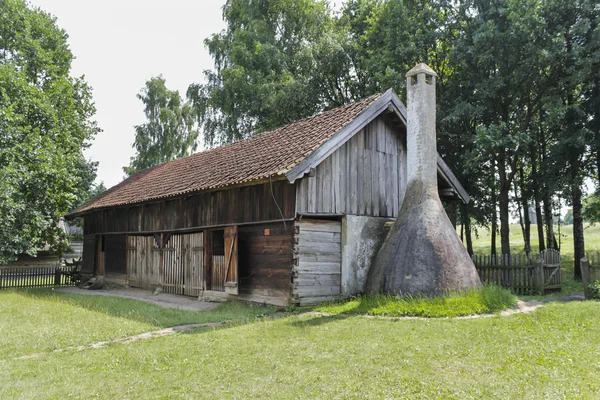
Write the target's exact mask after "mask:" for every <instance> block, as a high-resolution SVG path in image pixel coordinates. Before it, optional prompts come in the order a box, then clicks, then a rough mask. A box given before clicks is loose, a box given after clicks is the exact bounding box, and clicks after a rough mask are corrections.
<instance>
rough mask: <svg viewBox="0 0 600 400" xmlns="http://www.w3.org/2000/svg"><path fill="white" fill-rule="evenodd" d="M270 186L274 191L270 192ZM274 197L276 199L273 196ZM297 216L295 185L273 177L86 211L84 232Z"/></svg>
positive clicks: (163, 228) (162, 228)
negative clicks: (270, 181)
mask: <svg viewBox="0 0 600 400" xmlns="http://www.w3.org/2000/svg"><path fill="white" fill-rule="evenodd" d="M271 187H272V188H273V193H271ZM273 197H275V199H276V201H277V203H275V201H274V200H273ZM277 205H278V206H279V207H280V208H281V213H283V217H284V218H294V217H295V211H296V210H295V186H294V185H291V184H289V183H288V182H287V181H274V182H272V185H271V183H269V182H267V183H263V184H259V185H253V186H245V187H236V188H231V189H226V190H220V191H215V192H205V193H199V194H196V195H193V196H187V197H180V198H175V199H170V200H165V201H162V202H155V203H147V204H141V205H136V206H131V207H116V208H109V209H106V210H100V211H96V212H92V213H90V214H87V215H85V217H84V218H85V223H84V231H85V234H86V235H87V234H99V233H108V232H111V233H139V232H145V233H150V232H157V231H172V230H178V229H190V228H202V227H207V226H215V225H235V224H240V223H248V222H261V221H271V220H277V219H281V218H282V216H281V213H280V211H279V209H278V208H277Z"/></svg>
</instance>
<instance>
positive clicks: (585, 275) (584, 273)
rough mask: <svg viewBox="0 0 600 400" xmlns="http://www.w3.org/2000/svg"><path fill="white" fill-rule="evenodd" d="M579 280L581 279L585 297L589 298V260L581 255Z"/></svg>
mask: <svg viewBox="0 0 600 400" xmlns="http://www.w3.org/2000/svg"><path fill="white" fill-rule="evenodd" d="M581 280H582V281H583V294H584V295H585V299H586V300H589V299H590V288H589V286H590V283H591V282H590V261H589V260H588V259H587V258H585V257H583V258H582V259H581Z"/></svg>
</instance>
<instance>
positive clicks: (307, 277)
mask: <svg viewBox="0 0 600 400" xmlns="http://www.w3.org/2000/svg"><path fill="white" fill-rule="evenodd" d="M341 283H342V276H341V274H308V273H307V274H298V277H297V278H294V285H295V286H340V285H341Z"/></svg>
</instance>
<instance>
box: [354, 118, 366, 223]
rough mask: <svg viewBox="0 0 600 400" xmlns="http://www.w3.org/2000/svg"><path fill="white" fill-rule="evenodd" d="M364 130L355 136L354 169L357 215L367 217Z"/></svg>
mask: <svg viewBox="0 0 600 400" xmlns="http://www.w3.org/2000/svg"><path fill="white" fill-rule="evenodd" d="M364 134H365V133H364V129H362V130H361V131H360V132H358V133H357V134H356V135H355V138H356V139H355V141H356V152H357V154H356V161H355V162H356V164H354V166H353V167H352V168H353V169H356V179H357V181H356V199H357V200H356V202H357V209H356V214H358V215H365V203H366V201H365V177H364V172H365V139H364Z"/></svg>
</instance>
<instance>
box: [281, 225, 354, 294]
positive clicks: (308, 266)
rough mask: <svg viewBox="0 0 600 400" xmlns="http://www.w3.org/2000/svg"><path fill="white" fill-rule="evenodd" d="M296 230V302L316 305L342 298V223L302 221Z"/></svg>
mask: <svg viewBox="0 0 600 400" xmlns="http://www.w3.org/2000/svg"><path fill="white" fill-rule="evenodd" d="M296 231H297V233H296V241H297V242H298V245H297V249H296V251H297V255H296V258H297V260H298V261H297V263H296V264H297V265H295V266H294V285H293V294H294V299H295V300H296V301H297V302H299V303H300V304H313V303H319V302H322V301H327V300H331V299H334V298H337V297H339V296H340V294H341V274H342V245H341V241H342V223H341V222H340V221H326V220H316V219H303V220H301V221H298V222H296Z"/></svg>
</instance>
